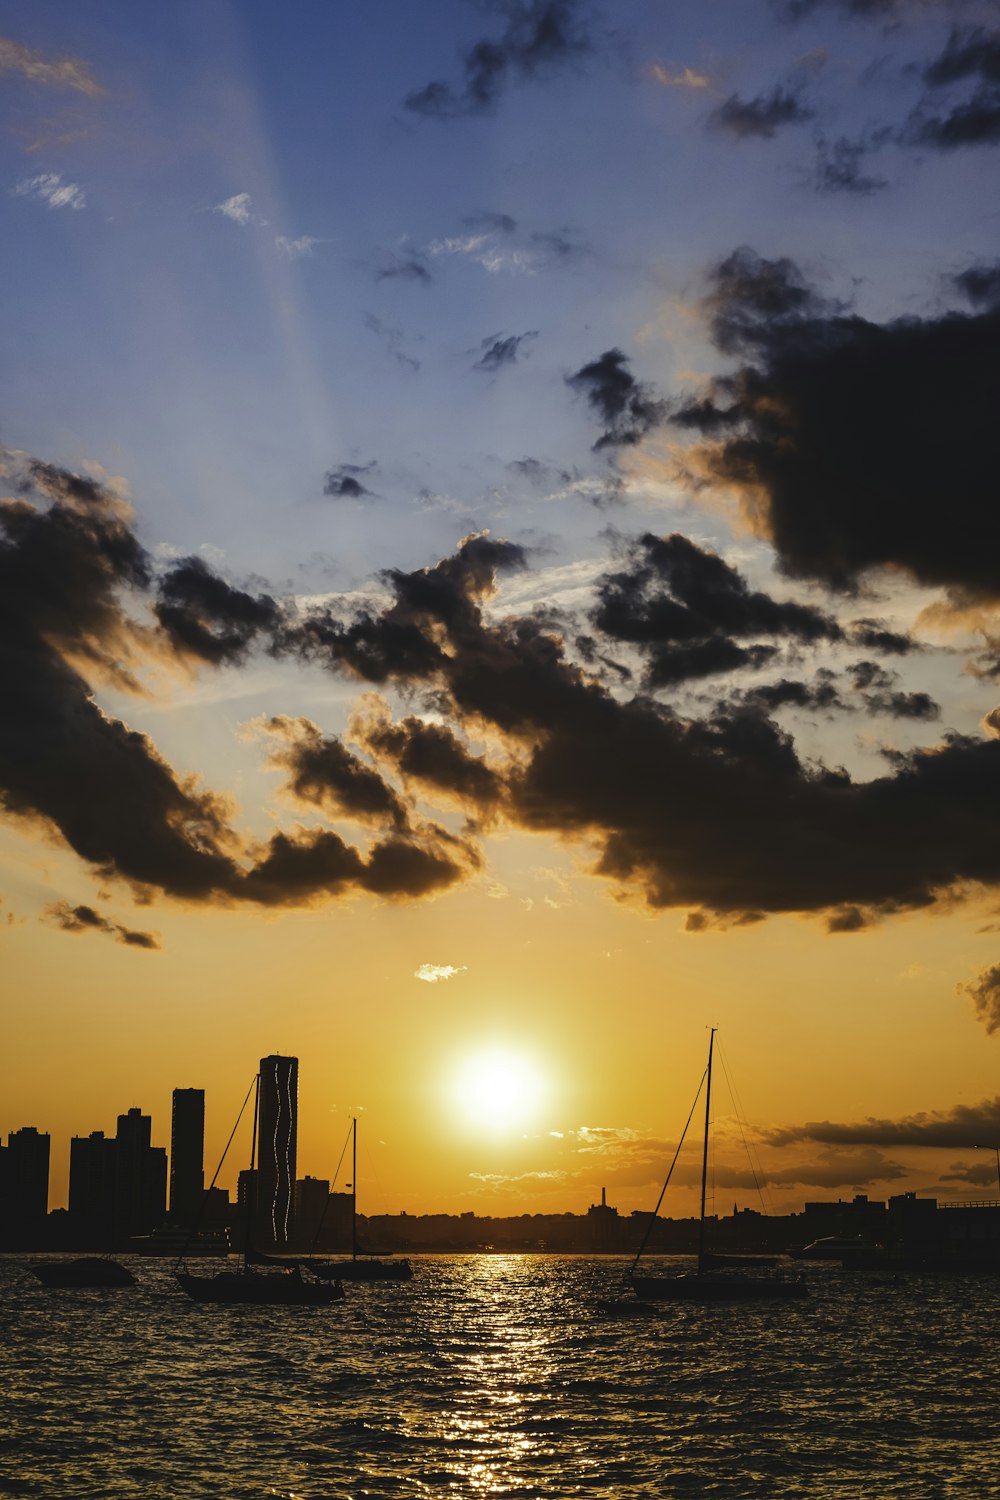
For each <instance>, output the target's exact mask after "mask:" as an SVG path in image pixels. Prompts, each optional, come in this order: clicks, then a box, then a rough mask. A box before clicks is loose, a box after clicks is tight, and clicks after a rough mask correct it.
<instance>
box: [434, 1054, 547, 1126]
mask: <svg viewBox="0 0 1000 1500" xmlns="http://www.w3.org/2000/svg"><path fill="white" fill-rule="evenodd" d="M543 1093H544V1087H543V1084H542V1079H541V1076H540V1074H539V1072H538V1069H537V1068H536V1066H535V1064H534V1063H533V1062H532V1061H531V1060H530V1059H529V1058H526V1057H524V1056H522V1055H521V1054H519V1053H517V1052H512V1051H508V1050H507V1049H506V1048H491V1049H490V1050H489V1051H484V1052H477V1053H475V1054H474V1055H472V1056H470V1057H467V1058H465V1060H464V1061H463V1062H462V1063H461V1064H460V1066H459V1068H458V1071H457V1074H456V1076H455V1082H454V1098H455V1101H456V1103H457V1104H458V1107H459V1109H460V1110H461V1112H462V1114H463V1115H464V1116H465V1118H466V1119H467V1120H469V1121H472V1122H474V1123H475V1124H477V1125H481V1126H484V1127H486V1128H487V1129H489V1130H505V1129H509V1128H512V1127H515V1126H519V1125H524V1124H527V1123H528V1121H529V1120H530V1119H531V1118H532V1116H533V1115H534V1114H535V1112H536V1110H537V1108H538V1105H539V1104H540V1102H541V1099H542V1095H543Z"/></svg>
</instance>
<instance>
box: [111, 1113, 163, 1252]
mask: <svg viewBox="0 0 1000 1500" xmlns="http://www.w3.org/2000/svg"><path fill="white" fill-rule="evenodd" d="M151 1126H152V1121H151V1120H150V1117H149V1115H144V1114H143V1113H142V1110H141V1109H135V1108H133V1109H130V1110H129V1111H128V1113H127V1114H124V1115H119V1116H118V1130H117V1132H116V1134H115V1148H116V1150H115V1155H116V1160H115V1239H116V1241H117V1243H118V1244H123V1243H124V1242H125V1241H126V1240H128V1239H130V1238H131V1237H132V1236H133V1235H137V1234H149V1233H151V1231H152V1230H154V1229H158V1228H159V1226H160V1224H161V1223H162V1222H163V1217H164V1215H165V1213H166V1208H167V1153H166V1151H165V1150H164V1149H163V1147H162V1146H151V1145H150V1144H149V1140H150V1130H151Z"/></svg>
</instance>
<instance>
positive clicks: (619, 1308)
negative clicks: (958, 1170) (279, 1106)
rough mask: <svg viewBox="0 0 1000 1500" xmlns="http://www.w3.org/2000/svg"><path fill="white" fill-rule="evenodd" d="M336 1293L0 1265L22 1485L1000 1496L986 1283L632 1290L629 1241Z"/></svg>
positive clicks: (563, 1497) (4, 1455)
mask: <svg viewBox="0 0 1000 1500" xmlns="http://www.w3.org/2000/svg"><path fill="white" fill-rule="evenodd" d="M415 1267H416V1269H415V1274H414V1279H413V1281H412V1282H410V1283H408V1284H407V1283H401V1284H388V1285H379V1284H377V1283H375V1284H372V1285H368V1286H359V1285H355V1286H349V1287H348V1288H347V1295H348V1300H347V1301H346V1302H345V1303H340V1304H335V1305H333V1306H331V1307H328V1308H295V1307H291V1308H225V1307H212V1306H198V1305H195V1304H194V1303H191V1302H189V1301H188V1300H187V1299H186V1298H185V1297H184V1296H183V1294H182V1293H181V1292H180V1290H179V1288H177V1287H176V1285H175V1284H174V1283H173V1282H172V1279H171V1274H170V1267H169V1265H168V1264H164V1263H159V1262H152V1261H142V1262H138V1263H137V1264H136V1266H135V1267H134V1269H136V1271H137V1274H138V1276H139V1278H140V1284H139V1285H138V1286H137V1287H136V1288H134V1289H133V1290H125V1291H118V1292H109V1291H97V1290H88V1291H47V1290H46V1289H44V1288H43V1287H41V1286H39V1285H38V1284H37V1283H35V1282H34V1281H33V1279H31V1278H30V1277H28V1275H27V1273H26V1271H25V1269H24V1262H23V1261H21V1262H18V1261H17V1260H16V1259H14V1258H13V1257H10V1258H7V1259H5V1260H3V1261H2V1262H0V1288H2V1294H3V1302H2V1319H3V1329H2V1348H0V1371H2V1378H0V1410H2V1413H3V1416H2V1424H0V1495H2V1496H13V1497H16V1500H29V1497H36V1496H39V1497H44V1500H77V1497H79V1500H123V1497H126V1496H127V1497H133V1500H196V1497H202V1496H205V1497H208V1496H212V1497H216V1496H217V1497H225V1500H265V1497H279V1500H362V1497H380V1500H381V1497H394V1500H395V1497H405V1500H410V1497H413V1500H417V1497H420V1500H425V1497H438V1496H442V1497H454V1500H464V1497H469V1500H478V1497H486V1496H510V1497H516V1500H527V1497H532V1500H569V1497H572V1496H577V1495H584V1496H610V1497H614V1500H633V1497H640V1496H641V1497H643V1500H647V1497H663V1500H685V1497H696V1500H722V1497H725V1500H750V1497H754V1500H757V1497H759V1500H806V1497H808V1500H813V1497H816V1500H818V1497H824V1500H825V1497H838V1500H839V1497H843V1500H859V1497H865V1500H867V1497H871V1500H892V1497H901V1500H904V1497H905V1500H952V1497H954V1500H970V1497H976V1500H979V1497H988V1496H996V1495H1000V1444H998V1442H997V1421H996V1411H995V1401H996V1397H997V1392H998V1389H1000V1384H998V1382H1000V1344H998V1341H997V1339H996V1337H995V1331H996V1327H997V1320H998V1313H1000V1280H997V1281H994V1280H990V1279H986V1278H983V1279H976V1278H971V1277H941V1278H939V1279H933V1278H930V1277H926V1278H921V1277H907V1278H903V1279H901V1280H900V1281H899V1282H898V1283H892V1282H884V1281H883V1282H880V1281H879V1280H878V1279H877V1278H872V1277H862V1276H857V1275H847V1274H844V1273H841V1272H838V1271H836V1270H834V1269H831V1268H829V1267H813V1268H811V1269H810V1270H809V1271H808V1272H807V1274H808V1276H809V1278H810V1283H811V1285H812V1288H813V1292H812V1296H811V1297H810V1299H809V1300H808V1301H806V1302H794V1303H783V1304H773V1305H759V1306H733V1307H713V1308H697V1307H684V1306H672V1305H670V1304H661V1305H659V1306H658V1307H655V1308H644V1307H642V1306H641V1305H639V1304H637V1303H635V1302H634V1300H629V1299H628V1297H627V1296H626V1294H625V1292H624V1290H623V1287H622V1277H623V1270H624V1263H623V1262H621V1261H618V1260H608V1259H600V1260H599V1259H587V1258H571V1257H528V1256H524V1257H521V1256H503V1255H483V1256H461V1257H427V1258H423V1259H419V1260H418V1261H417V1262H415Z"/></svg>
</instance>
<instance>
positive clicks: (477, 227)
mask: <svg viewBox="0 0 1000 1500" xmlns="http://www.w3.org/2000/svg"><path fill="white" fill-rule="evenodd" d="M462 223H463V224H464V225H465V227H466V229H471V230H473V231H474V232H481V233H484V234H496V235H502V236H504V237H507V236H510V235H512V234H516V233H517V220H516V219H514V218H512V217H511V215H510V214H500V213H493V212H491V211H489V210H487V211H485V212H482V213H477V214H466V216H465V218H464V219H463V220H462Z"/></svg>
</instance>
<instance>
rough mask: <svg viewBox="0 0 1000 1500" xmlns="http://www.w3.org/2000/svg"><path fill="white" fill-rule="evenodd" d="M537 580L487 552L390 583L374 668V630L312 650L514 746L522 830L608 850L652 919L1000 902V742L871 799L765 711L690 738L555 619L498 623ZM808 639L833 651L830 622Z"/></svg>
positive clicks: (514, 807) (690, 731) (965, 747)
mask: <svg viewBox="0 0 1000 1500" xmlns="http://www.w3.org/2000/svg"><path fill="white" fill-rule="evenodd" d="M654 540H655V539H654ZM472 548H475V549H476V550H475V553H474V554H472V555H470V549H472ZM680 550H681V549H678V552H680ZM522 561H523V557H522V555H521V554H520V551H519V549H513V550H512V549H511V548H510V544H504V543H492V542H490V539H488V538H472V539H468V540H467V541H466V543H464V544H463V546H462V548H461V549H460V550H459V553H458V554H456V556H454V557H452V558H449V559H445V560H443V561H442V562H441V563H439V564H437V565H436V566H435V567H433V568H429V569H422V570H419V571H418V572H416V573H409V574H405V573H390V574H387V575H386V583H387V586H388V587H389V589H390V592H391V599H390V601H389V603H388V604H386V605H385V607H384V608H382V609H381V610H380V611H378V612H374V611H372V612H367V613H366V614H365V615H364V616H363V619H362V621H361V622H360V624H361V625H362V627H363V636H364V653H363V655H361V656H358V655H357V654H356V651H357V647H358V639H357V637H355V636H353V635H352V632H353V631H354V630H355V628H356V626H357V625H358V623H359V622H352V623H348V624H344V623H340V624H338V627H337V630H336V631H335V632H334V634H333V636H332V637H331V639H330V640H328V641H326V642H325V643H324V642H322V641H321V640H320V639H319V636H317V635H309V634H308V632H307V639H308V642H309V644H308V646H307V648H306V649H308V650H310V651H311V652H313V653H314V654H315V659H316V660H319V661H322V660H324V659H325V660H326V662H327V664H328V665H329V666H331V667H332V668H334V669H336V670H348V671H350V672H353V673H354V674H356V675H359V676H361V677H363V678H364V679H365V680H368V681H373V680H379V681H383V682H392V683H393V684H394V685H396V686H399V687H404V688H406V687H412V686H419V687H420V688H421V689H422V690H423V691H424V692H425V694H430V695H431V696H432V697H433V701H434V705H435V709H436V712H437V713H439V714H441V715H444V716H446V717H447V718H448V719H449V720H450V721H451V722H452V723H453V724H454V725H455V726H457V727H464V728H465V729H467V730H468V731H469V732H470V734H473V735H476V736H478V735H482V734H485V735H487V736H489V737H493V738H497V737H499V738H500V740H501V741H506V742H507V743H508V746H509V749H510V760H509V763H508V765H507V766H506V768H505V769H504V772H503V776H504V780H505V783H506V786H505V791H504V797H503V803H502V806H503V816H504V817H505V818H506V819H508V820H509V821H510V822H511V823H513V824H515V825H517V826H520V827H522V828H524V829H528V830H537V831H539V832H547V833H552V834H556V835H557V836H561V837H564V838H567V839H576V840H584V841H589V842H590V843H591V844H592V845H593V846H594V847H595V848H596V851H597V852H596V862H595V865H594V870H595V872H596V873H598V874H599V875H602V876H604V877H605V878H606V879H608V880H611V881H613V882H615V883H616V884H619V885H620V886H622V887H623V888H626V889H631V890H633V891H641V892H642V893H643V894H644V896H645V899H646V901H647V903H648V904H649V905H650V906H651V907H654V908H658V907H668V906H688V907H690V908H693V909H702V910H705V911H709V912H715V913H718V914H720V915H724V916H726V917H727V919H728V920H730V921H732V920H738V919H740V918H741V917H742V916H744V915H746V914H748V913H752V914H754V915H755V917H756V916H758V915H759V914H760V913H762V912H764V913H766V912H777V911H803V912H805V911H814V912H828V913H831V912H832V913H834V914H835V915H836V914H838V913H843V912H844V911H846V909H847V908H852V909H853V911H854V912H856V913H857V915H856V916H853V917H852V919H851V924H850V925H852V926H861V925H866V924H868V923H870V922H871V921H873V920H876V919H877V918H879V917H881V916H885V915H888V914H890V913H892V912H895V911H901V910H905V909H912V908H917V907H926V906H931V905H933V904H934V902H935V901H936V900H937V899H938V896H939V895H941V894H942V893H943V892H945V891H947V890H949V889H955V888H961V887H963V886H964V887H967V886H968V885H969V883H973V884H975V883H983V884H986V885H993V884H996V883H998V882H1000V797H998V796H997V780H998V777H1000V740H996V739H989V740H979V739H975V738H972V737H964V736H957V735H947V736H945V738H944V741H943V743H942V744H940V745H939V746H937V747H935V748H934V749H933V750H930V751H920V750H917V751H913V752H910V753H907V754H903V753H899V752H892V753H891V754H888V755H887V762H886V763H887V765H888V767H889V770H888V772H887V773H886V774H885V775H883V776H881V777H878V778H876V779H874V780H872V781H869V782H864V783H858V782H854V781H852V780H851V778H850V777H849V776H848V775H847V774H846V772H843V771H838V770H828V769H826V768H823V767H815V766H807V765H804V764H803V763H801V762H800V761H799V759H798V757H797V755H796V752H795V747H794V744H793V741H792V740H791V738H790V736H788V735H787V734H785V733H784V732H783V731H781V730H780V729H779V728H778V727H777V726H776V725H775V724H773V723H772V722H771V721H770V719H769V718H768V717H767V716H766V713H765V712H764V710H763V709H762V708H761V707H760V706H759V705H754V704H752V703H742V704H732V705H720V706H719V707H718V708H716V710H715V711H714V712H713V713H712V715H711V716H710V717H709V718H708V719H707V720H690V719H684V718H682V717H680V716H679V715H678V714H676V713H675V712H674V711H673V710H672V709H671V708H670V707H669V706H667V705H662V704H657V703H655V702H653V701H652V700H650V699H649V698H647V697H644V696H642V695H641V694H640V695H637V696H635V697H633V698H631V699H628V700H622V699H619V698H618V697H616V696H614V695H613V694H612V692H611V691H609V689H608V688H607V687H605V686H603V685H602V683H601V682H599V681H597V680H595V679H594V677H593V676H592V675H591V674H590V673H589V672H588V671H586V670H585V669H584V666H578V665H575V664H573V663H572V662H571V661H570V660H569V659H568V657H567V655H566V646H565V642H564V640H563V637H562V633H561V631H560V629H559V627H558V625H557V624H556V623H555V622H554V621H553V620H552V619H551V617H547V616H546V615H545V614H544V613H543V614H537V615H528V616H512V617H506V618H502V619H500V620H498V621H496V622H494V623H487V621H486V619H485V618H484V615H483V606H484V604H485V603H487V602H488V600H489V598H490V597H491V595H492V592H493V589H494V588H495V574H496V569H497V568H498V567H499V566H510V565H513V566H519V565H520V563H521V562H522ZM701 567H702V563H701V559H700V558H699V559H698V560H697V561H696V568H695V576H696V577H697V578H698V579H700V577H701V573H700V570H701ZM721 577H722V579H723V580H724V581H727V582H728V584H729V588H730V590H731V588H732V581H731V580H726V575H725V573H724V572H723V573H722V574H721ZM684 586H685V588H686V587H687V585H686V584H685V585H684ZM722 592H723V595H724V596H725V594H726V591H725V590H723V591H722ZM747 593H748V595H749V596H750V603H751V604H752V605H753V607H754V608H758V607H759V608H765V606H764V604H763V603H762V602H761V601H758V600H755V599H754V598H753V596H752V595H750V591H749V590H748V591H747ZM736 596H737V597H736V601H735V603H734V606H733V607H734V608H735V607H742V608H747V607H748V605H747V601H746V600H745V599H743V598H742V596H741V595H740V592H739V590H738V589H737V590H736ZM772 603H773V601H772ZM774 618H775V619H776V620H778V622H779V623H783V622H781V617H780V615H779V616H775V617H774ZM802 619H803V620H805V619H808V616H803V617H802ZM324 628H325V627H324ZM808 628H809V629H813V628H818V629H819V630H820V634H821V638H822V635H823V632H824V631H825V629H826V627H825V624H824V622H823V617H822V616H818V617H816V618H815V619H813V620H811V621H810V623H809V626H808ZM727 638H728V637H727ZM414 641H420V642H423V646H422V648H421V649H420V651H419V652H418V651H416V650H415V649H414ZM348 642H350V649H348ZM680 644H684V643H683V642H680ZM373 663H374V664H376V668H377V669H373V665H372V664H373ZM494 769H496V767H495V766H494ZM498 774H500V773H499V772H498ZM840 920H841V922H843V918H842V917H841V919H840Z"/></svg>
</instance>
